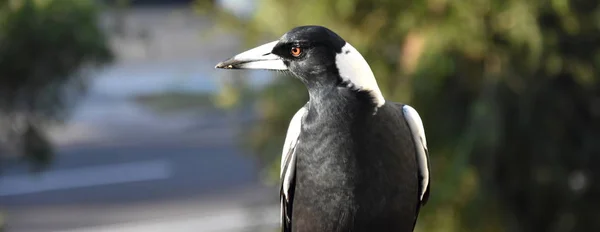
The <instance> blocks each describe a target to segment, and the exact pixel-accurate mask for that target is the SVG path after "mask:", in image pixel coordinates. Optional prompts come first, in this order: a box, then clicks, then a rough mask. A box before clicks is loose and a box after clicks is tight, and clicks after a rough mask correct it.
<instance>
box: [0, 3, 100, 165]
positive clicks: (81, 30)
mask: <svg viewBox="0 0 600 232" xmlns="http://www.w3.org/2000/svg"><path fill="white" fill-rule="evenodd" d="M98 13H99V12H98V7H97V6H96V5H95V3H94V1H91V0H35V1H34V0H7V1H1V2H0V147H2V148H4V151H5V152H10V153H18V154H22V155H25V156H24V157H26V158H27V159H31V160H34V161H42V162H41V163H38V164H43V163H47V162H48V161H49V160H50V159H49V158H50V156H51V154H52V148H51V144H50V143H49V141H48V138H47V137H46V136H45V135H44V133H43V126H44V125H47V123H53V122H60V121H61V120H63V119H64V118H65V116H66V115H67V113H68V108H69V106H70V105H71V103H73V102H74V101H75V100H76V99H77V97H78V95H79V94H81V93H83V91H84V90H85V86H86V78H85V77H86V71H89V70H90V69H89V68H90V67H91V65H97V64H103V63H106V62H108V61H110V59H111V58H112V54H111V52H110V50H109V48H108V45H107V40H106V35H105V34H104V32H103V31H102V30H101V28H100V25H99V24H98Z"/></svg>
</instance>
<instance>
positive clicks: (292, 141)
mask: <svg viewBox="0 0 600 232" xmlns="http://www.w3.org/2000/svg"><path fill="white" fill-rule="evenodd" d="M305 113H306V106H304V107H302V108H300V110H298V112H296V114H295V115H294V117H292V120H291V121H290V125H289V127H288V130H287V134H286V137H285V142H284V144H283V151H282V154H281V171H280V173H279V175H280V178H281V192H282V194H283V195H282V196H281V202H280V203H281V224H282V227H283V226H284V220H286V219H285V218H286V216H288V215H286V212H285V211H286V209H285V208H286V204H287V203H288V202H291V200H292V199H290V188H291V185H292V184H293V183H292V181H293V179H294V173H295V170H296V154H295V153H296V145H297V144H298V138H299V137H300V131H301V130H302V117H303V116H304V114H305Z"/></svg>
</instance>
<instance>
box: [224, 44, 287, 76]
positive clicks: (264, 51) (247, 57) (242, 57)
mask: <svg viewBox="0 0 600 232" xmlns="http://www.w3.org/2000/svg"><path fill="white" fill-rule="evenodd" d="M277 42H278V41H273V42H270V43H266V44H263V45H261V46H258V47H255V48H253V49H250V50H248V51H245V52H242V53H240V54H238V55H236V56H234V57H233V58H231V59H229V60H226V61H223V62H221V63H218V64H217V66H215V68H222V69H265V70H287V66H285V64H284V63H283V60H282V59H281V57H279V56H277V55H275V54H272V53H271V51H273V47H275V45H276V44H277Z"/></svg>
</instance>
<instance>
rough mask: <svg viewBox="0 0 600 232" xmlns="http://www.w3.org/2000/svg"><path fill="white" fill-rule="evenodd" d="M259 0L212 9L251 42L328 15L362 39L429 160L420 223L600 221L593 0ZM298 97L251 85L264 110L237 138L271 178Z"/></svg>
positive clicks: (510, 226)
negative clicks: (414, 113) (253, 6)
mask: <svg viewBox="0 0 600 232" xmlns="http://www.w3.org/2000/svg"><path fill="white" fill-rule="evenodd" d="M257 4H258V7H257V9H258V10H257V11H256V12H254V16H253V17H252V18H250V19H236V18H235V17H232V16H231V14H229V13H228V12H218V13H216V15H217V16H218V17H220V19H221V21H220V22H222V23H223V24H224V25H225V26H227V27H230V28H234V29H235V30H238V31H243V32H245V35H247V36H246V38H247V41H248V42H249V43H251V44H253V45H256V44H257V43H258V42H264V41H267V40H259V39H260V38H262V36H263V35H269V36H270V38H271V39H272V38H274V37H278V36H281V35H282V34H283V33H284V32H286V31H288V30H289V29H291V28H292V27H294V26H299V25H306V24H319V25H324V26H327V27H329V28H331V29H333V30H334V31H336V32H338V33H339V34H340V35H341V36H342V37H344V38H345V39H346V40H347V41H349V42H350V43H352V44H353V45H354V46H355V47H356V48H357V49H358V50H359V51H361V53H362V54H363V56H365V58H366V59H367V60H368V61H369V64H370V65H371V68H372V69H373V71H374V73H375V76H376V77H377V78H378V82H379V83H380V86H381V88H382V91H383V92H384V95H385V96H386V97H387V99H388V100H393V101H401V102H406V103H410V104H411V105H413V106H415V108H416V109H417V110H418V111H419V112H420V114H421V116H422V118H423V121H424V124H425V129H426V133H427V137H428V142H429V146H430V152H431V156H432V159H433V160H432V165H433V170H432V176H433V184H432V198H431V201H430V204H429V205H428V206H427V207H425V208H424V209H423V211H422V216H421V218H420V220H419V223H418V229H420V230H421V231H555V232H562V231H565V232H566V231H600V220H598V215H600V208H598V207H594V206H596V205H599V204H600V184H599V183H597V181H598V180H599V179H600V169H599V168H597V167H596V166H597V165H598V164H600V142H598V141H600V80H599V77H598V75H599V74H600V73H599V71H600V70H599V68H600V43H599V41H600V9H599V7H598V1H583V0H553V1H542V0H509V1H505V0H466V1H447V0H427V1H425V0H421V1H408V0H397V1H373V0H347V1H336V0H305V1H293V0H259V1H257ZM282 96H285V97H282ZM306 100H307V94H306V93H305V90H304V87H303V86H302V85H301V84H300V83H299V82H298V81H296V80H294V79H293V78H283V77H282V78H281V79H278V80H276V81H275V82H274V83H273V84H272V85H271V86H270V87H268V88H267V89H266V90H264V92H262V93H261V98H260V102H259V107H260V110H259V111H260V112H261V113H262V118H263V120H262V121H261V122H260V123H258V124H256V125H254V126H253V128H251V129H250V130H249V131H248V134H249V135H247V136H246V137H247V138H248V139H249V144H250V145H251V148H252V149H253V150H254V151H255V153H256V154H258V156H259V158H260V159H261V160H263V162H268V163H270V164H271V166H270V167H272V168H271V169H270V170H271V171H270V172H271V173H272V176H273V177H274V179H275V178H277V177H278V173H279V172H278V169H279V157H280V149H281V147H282V141H283V138H284V136H285V130H286V128H287V123H288V122H289V120H290V119H291V116H292V115H293V114H294V112H295V111H296V110H297V109H298V108H299V107H300V106H301V105H302V104H303V103H304V102H305V101H306Z"/></svg>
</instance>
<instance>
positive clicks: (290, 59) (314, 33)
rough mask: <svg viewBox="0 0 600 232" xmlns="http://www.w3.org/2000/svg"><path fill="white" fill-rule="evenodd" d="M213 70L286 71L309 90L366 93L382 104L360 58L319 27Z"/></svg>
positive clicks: (292, 34)
mask: <svg viewBox="0 0 600 232" xmlns="http://www.w3.org/2000/svg"><path fill="white" fill-rule="evenodd" d="M216 68H222V69H264V70H277V71H289V72H291V73H292V74H293V75H294V76H296V77H298V78H299V79H300V80H301V81H302V82H304V84H305V85H306V86H307V87H308V88H309V90H310V89H311V88H332V87H341V88H349V89H351V90H354V91H367V92H369V94H371V96H372V98H373V101H374V102H373V103H374V104H376V105H377V106H381V105H383V104H384V102H385V100H384V98H383V96H382V95H381V91H380V90H379V87H378V86H377V82H376V80H375V77H374V75H373V72H372V71H371V68H370V67H369V64H368V63H367V62H366V61H365V59H364V58H363V56H362V55H361V54H360V53H359V52H358V51H357V50H356V49H355V48H354V47H352V45H350V44H349V43H347V42H346V41H344V39H342V38H341V37H340V36H339V35H337V34H336V33H335V32H333V31H331V30H329V29H327V28H325V27H322V26H301V27H296V28H294V29H292V30H291V31H289V32H287V33H285V34H284V35H283V36H282V37H281V38H280V39H279V40H277V41H273V42H269V43H266V44H263V45H261V46H258V47H256V48H253V49H250V50H248V51H245V52H242V53H240V54H238V55H236V56H234V57H232V58H231V59H229V60H226V61H223V62H221V63H219V64H217V66H216Z"/></svg>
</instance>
